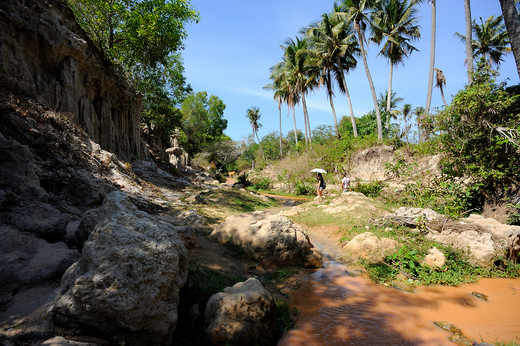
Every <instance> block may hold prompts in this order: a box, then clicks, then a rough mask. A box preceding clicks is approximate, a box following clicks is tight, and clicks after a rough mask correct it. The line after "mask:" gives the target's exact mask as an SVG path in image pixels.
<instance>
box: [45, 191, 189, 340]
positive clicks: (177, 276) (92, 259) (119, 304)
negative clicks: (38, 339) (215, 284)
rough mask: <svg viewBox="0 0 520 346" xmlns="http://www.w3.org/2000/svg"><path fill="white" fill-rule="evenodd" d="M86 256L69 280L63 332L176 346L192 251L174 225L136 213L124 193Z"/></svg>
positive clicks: (61, 310) (64, 285)
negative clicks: (81, 328)
mask: <svg viewBox="0 0 520 346" xmlns="http://www.w3.org/2000/svg"><path fill="white" fill-rule="evenodd" d="M101 208H105V209H106V210H105V212H104V213H99V215H106V217H102V218H100V219H99V222H98V223H97V224H96V226H95V228H94V230H93V231H92V233H91V234H90V236H89V238H88V241H87V242H85V244H84V246H83V250H82V256H81V258H80V260H79V261H78V262H76V263H75V264H74V265H72V266H71V267H70V268H69V269H68V270H67V272H66V273H65V275H64V276H63V278H62V281H61V286H60V290H59V293H58V295H57V297H56V300H55V303H54V306H53V308H52V315H53V316H54V320H55V321H56V323H57V324H59V325H63V326H69V325H76V324H80V325H86V326H89V327H90V328H93V329H95V330H98V331H100V332H103V333H107V334H108V335H115V336H118V337H120V338H123V339H126V340H129V339H131V340H132V343H133V344H139V343H143V344H169V343H170V342H171V338H172V336H173V332H174V330H175V326H176V323H177V306H178V301H179V290H180V288H181V287H182V286H183V285H184V283H185V281H186V277H187V271H188V258H187V250H186V248H185V246H184V244H183V243H182V241H181V239H180V237H179V235H178V234H177V232H176V231H175V229H174V228H173V226H172V225H170V224H168V223H165V222H162V221H159V220H157V219H156V218H154V217H153V216H151V215H149V214H147V213H145V212H142V211H139V210H137V208H136V207H135V206H133V205H132V204H131V203H130V200H129V199H128V197H127V196H126V195H125V194H124V193H122V192H118V191H114V192H111V193H110V194H108V195H107V197H106V198H105V201H104V202H103V205H102V207H101Z"/></svg>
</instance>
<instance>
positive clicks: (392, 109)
mask: <svg viewBox="0 0 520 346" xmlns="http://www.w3.org/2000/svg"><path fill="white" fill-rule="evenodd" d="M388 99H390V106H389V108H388V110H387V107H388V104H387V100H388ZM401 102H403V98H402V97H398V96H397V93H396V92H395V91H393V92H392V94H391V95H389V93H388V90H387V91H386V92H385V94H384V95H383V94H380V95H379V99H378V100H377V104H378V106H379V110H380V111H381V112H384V115H385V116H384V118H385V124H384V125H385V129H386V134H388V132H389V130H390V121H391V120H392V119H394V120H395V119H397V115H398V114H399V111H398V110H397V105H398V104H399V103H401Z"/></svg>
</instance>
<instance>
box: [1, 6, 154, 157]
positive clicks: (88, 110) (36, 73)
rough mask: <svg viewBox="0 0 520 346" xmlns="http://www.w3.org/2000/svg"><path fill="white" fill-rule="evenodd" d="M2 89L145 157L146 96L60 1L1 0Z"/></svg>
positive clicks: (110, 147) (121, 151)
mask: <svg viewBox="0 0 520 346" xmlns="http://www.w3.org/2000/svg"><path fill="white" fill-rule="evenodd" d="M0 86H2V87H6V88H8V89H9V90H10V91H12V92H13V93H15V94H20V95H24V96H28V97H30V98H33V99H36V100H37V101H39V102H41V103H43V104H44V105H46V106H47V107H48V108H50V109H53V110H54V111H55V112H57V113H65V114H68V115H69V118H70V119H71V120H72V121H73V122H74V123H75V124H76V125H78V126H80V127H81V128H83V129H84V130H85V131H86V132H87V134H88V135H89V137H90V138H91V139H92V140H93V141H95V142H97V143H99V144H100V145H101V147H102V148H103V149H105V150H107V151H110V152H112V153H114V154H116V155H118V156H120V157H123V158H124V157H126V158H135V157H140V158H144V157H146V155H147V154H146V149H145V145H144V143H143V141H142V140H141V134H140V124H139V115H140V112H141V108H142V103H141V96H140V95H139V94H138V93H137V92H136V91H135V89H134V88H133V87H132V85H131V84H130V83H129V82H128V81H125V80H124V79H123V78H121V77H120V76H119V75H118V74H117V72H116V70H115V68H114V67H113V66H112V65H110V64H109V63H107V62H106V61H103V59H102V56H101V54H100V52H99V50H98V49H97V48H96V47H95V46H94V45H93V44H92V42H91V41H90V40H89V38H88V37H87V36H86V34H85V33H84V31H83V30H82V29H81V28H80V27H79V26H78V24H77V23H76V21H75V19H74V15H73V13H72V11H71V10H70V9H69V8H68V7H67V6H66V5H65V4H64V2H62V1H60V0H2V1H0Z"/></svg>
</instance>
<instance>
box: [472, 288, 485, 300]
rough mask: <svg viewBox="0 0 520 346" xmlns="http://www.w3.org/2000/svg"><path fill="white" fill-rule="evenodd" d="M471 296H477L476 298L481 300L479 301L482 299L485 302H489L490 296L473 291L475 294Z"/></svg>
mask: <svg viewBox="0 0 520 346" xmlns="http://www.w3.org/2000/svg"><path fill="white" fill-rule="evenodd" d="M471 295H472V296H475V297H477V298H479V299H482V300H484V301H486V302H487V301H488V296H487V295H485V294H484V293H480V292H475V291H473V292H471Z"/></svg>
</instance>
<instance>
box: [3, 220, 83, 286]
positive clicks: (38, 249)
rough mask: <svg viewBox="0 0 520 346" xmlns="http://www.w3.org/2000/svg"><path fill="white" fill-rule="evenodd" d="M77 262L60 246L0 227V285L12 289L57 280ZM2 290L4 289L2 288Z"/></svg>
mask: <svg viewBox="0 0 520 346" xmlns="http://www.w3.org/2000/svg"><path fill="white" fill-rule="evenodd" d="M78 258H79V252H78V251H76V250H71V249H69V248H68V247H67V246H66V245H65V244H64V243H62V242H58V243H54V244H51V243H48V242H46V241H45V240H43V239H40V238H37V237H36V236H34V235H33V234H30V233H27V232H22V231H20V230H16V229H13V228H10V227H7V226H0V263H1V264H2V270H1V271H0V285H2V286H4V285H9V286H11V287H13V288H16V287H20V286H22V285H28V284H35V283H38V282H41V281H43V280H49V279H53V278H55V277H60V276H61V275H63V273H64V272H65V271H66V270H67V268H69V267H70V266H71V265H72V264H73V263H74V262H76V261H77V259H78ZM4 287H6V286H4Z"/></svg>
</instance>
